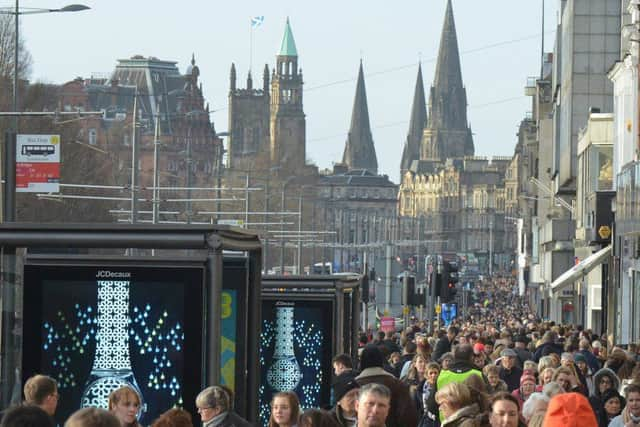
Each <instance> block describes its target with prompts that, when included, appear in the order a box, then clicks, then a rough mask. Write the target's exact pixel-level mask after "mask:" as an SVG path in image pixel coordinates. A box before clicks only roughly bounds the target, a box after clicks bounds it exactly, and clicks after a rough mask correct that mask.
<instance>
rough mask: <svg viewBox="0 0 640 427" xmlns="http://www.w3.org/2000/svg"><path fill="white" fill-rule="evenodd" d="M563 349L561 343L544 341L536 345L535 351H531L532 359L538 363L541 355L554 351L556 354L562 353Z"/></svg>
mask: <svg viewBox="0 0 640 427" xmlns="http://www.w3.org/2000/svg"><path fill="white" fill-rule="evenodd" d="M563 351H564V349H563V348H562V345H561V344H555V343H552V342H546V343H544V344H540V345H539V346H538V347H536V351H535V352H534V353H533V361H534V362H536V363H538V362H539V361H540V358H541V357H542V356H548V355H550V354H551V353H556V354H557V355H558V356H560V355H561V354H562V352H563Z"/></svg>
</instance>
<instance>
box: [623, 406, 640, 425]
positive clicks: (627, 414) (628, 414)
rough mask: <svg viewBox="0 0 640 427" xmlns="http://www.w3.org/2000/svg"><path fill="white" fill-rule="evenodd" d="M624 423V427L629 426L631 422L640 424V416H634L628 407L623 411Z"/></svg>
mask: <svg viewBox="0 0 640 427" xmlns="http://www.w3.org/2000/svg"><path fill="white" fill-rule="evenodd" d="M622 422H623V424H624V425H627V424H628V423H630V422H632V423H634V424H638V423H640V416H638V417H636V416H635V415H633V414H632V413H631V411H629V407H628V406H627V407H626V408H624V409H623V410H622Z"/></svg>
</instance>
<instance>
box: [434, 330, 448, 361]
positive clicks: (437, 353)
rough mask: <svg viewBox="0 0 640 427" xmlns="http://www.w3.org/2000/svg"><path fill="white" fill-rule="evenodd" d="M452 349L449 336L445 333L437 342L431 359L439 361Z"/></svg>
mask: <svg viewBox="0 0 640 427" xmlns="http://www.w3.org/2000/svg"><path fill="white" fill-rule="evenodd" d="M450 351H451V341H449V338H448V337H447V336H446V335H445V336H443V337H442V338H440V339H439V340H438V342H437V343H436V348H435V349H434V350H433V353H432V354H431V360H433V361H434V362H438V361H439V359H440V358H441V357H442V355H443V354H445V353H448V352H450Z"/></svg>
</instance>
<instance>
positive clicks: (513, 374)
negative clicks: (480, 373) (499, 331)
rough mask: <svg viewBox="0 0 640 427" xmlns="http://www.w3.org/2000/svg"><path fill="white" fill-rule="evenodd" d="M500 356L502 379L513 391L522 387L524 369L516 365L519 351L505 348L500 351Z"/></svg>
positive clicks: (510, 390)
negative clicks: (521, 379)
mask: <svg viewBox="0 0 640 427" xmlns="http://www.w3.org/2000/svg"><path fill="white" fill-rule="evenodd" d="M500 357H501V359H500V373H499V375H500V379H501V380H502V381H504V382H505V383H507V388H508V389H509V393H511V392H513V391H514V390H518V388H519V387H520V377H521V376H522V369H520V368H518V367H517V366H516V359H517V358H518V353H516V352H515V351H514V350H513V349H511V348H505V349H504V350H502V352H501V353H500Z"/></svg>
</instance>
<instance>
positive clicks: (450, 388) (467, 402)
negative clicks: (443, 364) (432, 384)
mask: <svg viewBox="0 0 640 427" xmlns="http://www.w3.org/2000/svg"><path fill="white" fill-rule="evenodd" d="M436 403H437V404H438V407H439V409H440V418H441V419H442V424H441V426H442V427H477V426H479V425H480V422H479V418H480V416H481V414H480V408H479V407H478V404H477V403H474V402H473V399H472V398H471V391H470V390H469V387H467V386H466V385H465V384H463V383H455V382H453V383H449V384H447V385H445V386H444V387H442V389H440V390H438V391H437V392H436Z"/></svg>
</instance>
